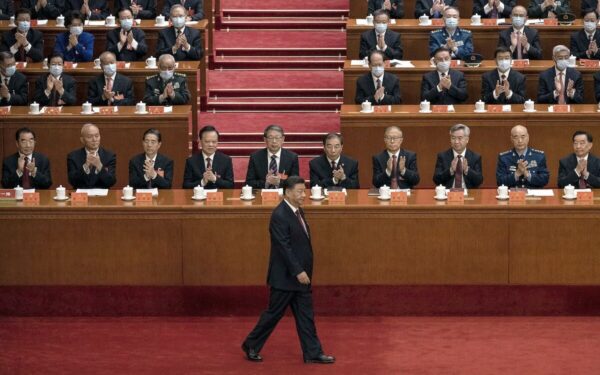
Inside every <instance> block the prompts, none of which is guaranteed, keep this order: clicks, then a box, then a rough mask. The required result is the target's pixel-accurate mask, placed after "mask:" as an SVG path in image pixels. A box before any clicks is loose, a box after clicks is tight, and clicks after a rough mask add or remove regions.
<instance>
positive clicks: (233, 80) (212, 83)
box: [207, 70, 344, 92]
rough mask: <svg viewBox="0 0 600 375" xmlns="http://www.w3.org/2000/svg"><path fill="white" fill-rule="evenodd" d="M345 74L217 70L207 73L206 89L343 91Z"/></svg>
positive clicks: (300, 71) (210, 90) (330, 72)
mask: <svg viewBox="0 0 600 375" xmlns="http://www.w3.org/2000/svg"><path fill="white" fill-rule="evenodd" d="M343 87H344V73H342V72H332V71H330V70H324V71H302V70H299V71H286V70H279V71H264V72H263V71H226V70H224V71H220V70H211V71H209V72H208V73H207V90H209V92H212V91H219V90H236V89H239V90H248V89H257V90H269V89H292V90H306V91H313V90H331V89H336V90H343Z"/></svg>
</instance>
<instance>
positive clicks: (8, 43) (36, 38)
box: [0, 27, 44, 62]
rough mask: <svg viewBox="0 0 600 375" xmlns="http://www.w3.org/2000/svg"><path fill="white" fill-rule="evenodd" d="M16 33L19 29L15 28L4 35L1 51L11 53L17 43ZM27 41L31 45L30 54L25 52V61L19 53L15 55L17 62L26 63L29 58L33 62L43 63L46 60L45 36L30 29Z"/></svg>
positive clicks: (0, 46)
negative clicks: (11, 48)
mask: <svg viewBox="0 0 600 375" xmlns="http://www.w3.org/2000/svg"><path fill="white" fill-rule="evenodd" d="M16 32H17V28H16V27H15V28H13V29H12V30H9V31H7V32H5V33H4V34H2V45H0V51H6V52H10V47H12V46H13V45H14V44H15V43H16V42H17V38H16V37H15V34H16ZM27 41H28V42H29V44H31V48H30V49H29V52H25V59H22V58H21V54H20V53H19V52H17V53H16V54H15V60H17V61H26V60H27V58H29V59H31V61H33V62H40V61H42V60H43V59H44V34H42V33H41V31H38V30H34V29H29V31H28V32H27Z"/></svg>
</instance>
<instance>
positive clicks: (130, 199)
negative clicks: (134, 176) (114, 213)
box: [121, 195, 135, 201]
mask: <svg viewBox="0 0 600 375" xmlns="http://www.w3.org/2000/svg"><path fill="white" fill-rule="evenodd" d="M121 200H123V201H134V200H135V197H131V198H125V197H124V196H122V195H121Z"/></svg>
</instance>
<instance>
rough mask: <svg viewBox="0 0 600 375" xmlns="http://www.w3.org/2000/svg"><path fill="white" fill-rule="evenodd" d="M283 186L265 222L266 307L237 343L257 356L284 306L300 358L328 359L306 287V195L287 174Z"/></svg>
mask: <svg viewBox="0 0 600 375" xmlns="http://www.w3.org/2000/svg"><path fill="white" fill-rule="evenodd" d="M283 189H284V200H283V201H282V202H281V203H280V204H279V205H278V206H277V207H276V208H275V210H273V213H272V214H271V222H270V224H269V233H270V235H271V256H270V259H269V271H268V273H267V283H268V285H269V286H270V287H271V292H270V297H269V307H268V308H267V310H265V311H264V312H263V313H262V314H261V316H260V318H259V320H258V323H257V324H256V326H255V327H254V329H253V330H252V332H250V334H249V335H248V337H246V340H244V342H243V343H242V350H243V351H244V353H246V359H248V360H249V361H253V362H260V361H262V357H261V355H260V354H259V353H260V350H261V349H262V347H263V346H264V344H265V342H266V341H267V339H268V338H269V336H270V335H271V333H272V332H273V330H274V329H275V326H276V325H277V323H278V322H279V320H280V319H281V318H282V317H283V314H284V313H285V310H286V309H287V307H288V306H290V307H291V309H292V312H293V314H294V318H295V320H296V328H297V331H298V336H299V338H300V344H301V346H302V354H303V357H304V362H305V363H321V364H330V363H334V362H335V358H334V357H332V356H328V355H325V354H324V353H323V349H322V348H321V342H320V341H319V338H318V337H317V330H316V328H315V322H314V312H313V302H312V288H311V279H312V271H313V251H312V245H311V235H310V228H309V226H308V223H307V222H306V218H305V217H304V212H303V211H302V208H301V207H302V205H303V203H304V199H305V197H306V192H305V190H306V187H305V186H304V179H302V178H301V177H298V176H290V177H289V178H288V179H287V180H286V183H285V184H284V187H283Z"/></svg>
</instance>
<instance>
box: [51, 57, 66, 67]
mask: <svg viewBox="0 0 600 375" xmlns="http://www.w3.org/2000/svg"><path fill="white" fill-rule="evenodd" d="M52 65H55V66H63V59H61V58H60V57H59V56H54V57H53V58H51V59H50V66H52Z"/></svg>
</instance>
